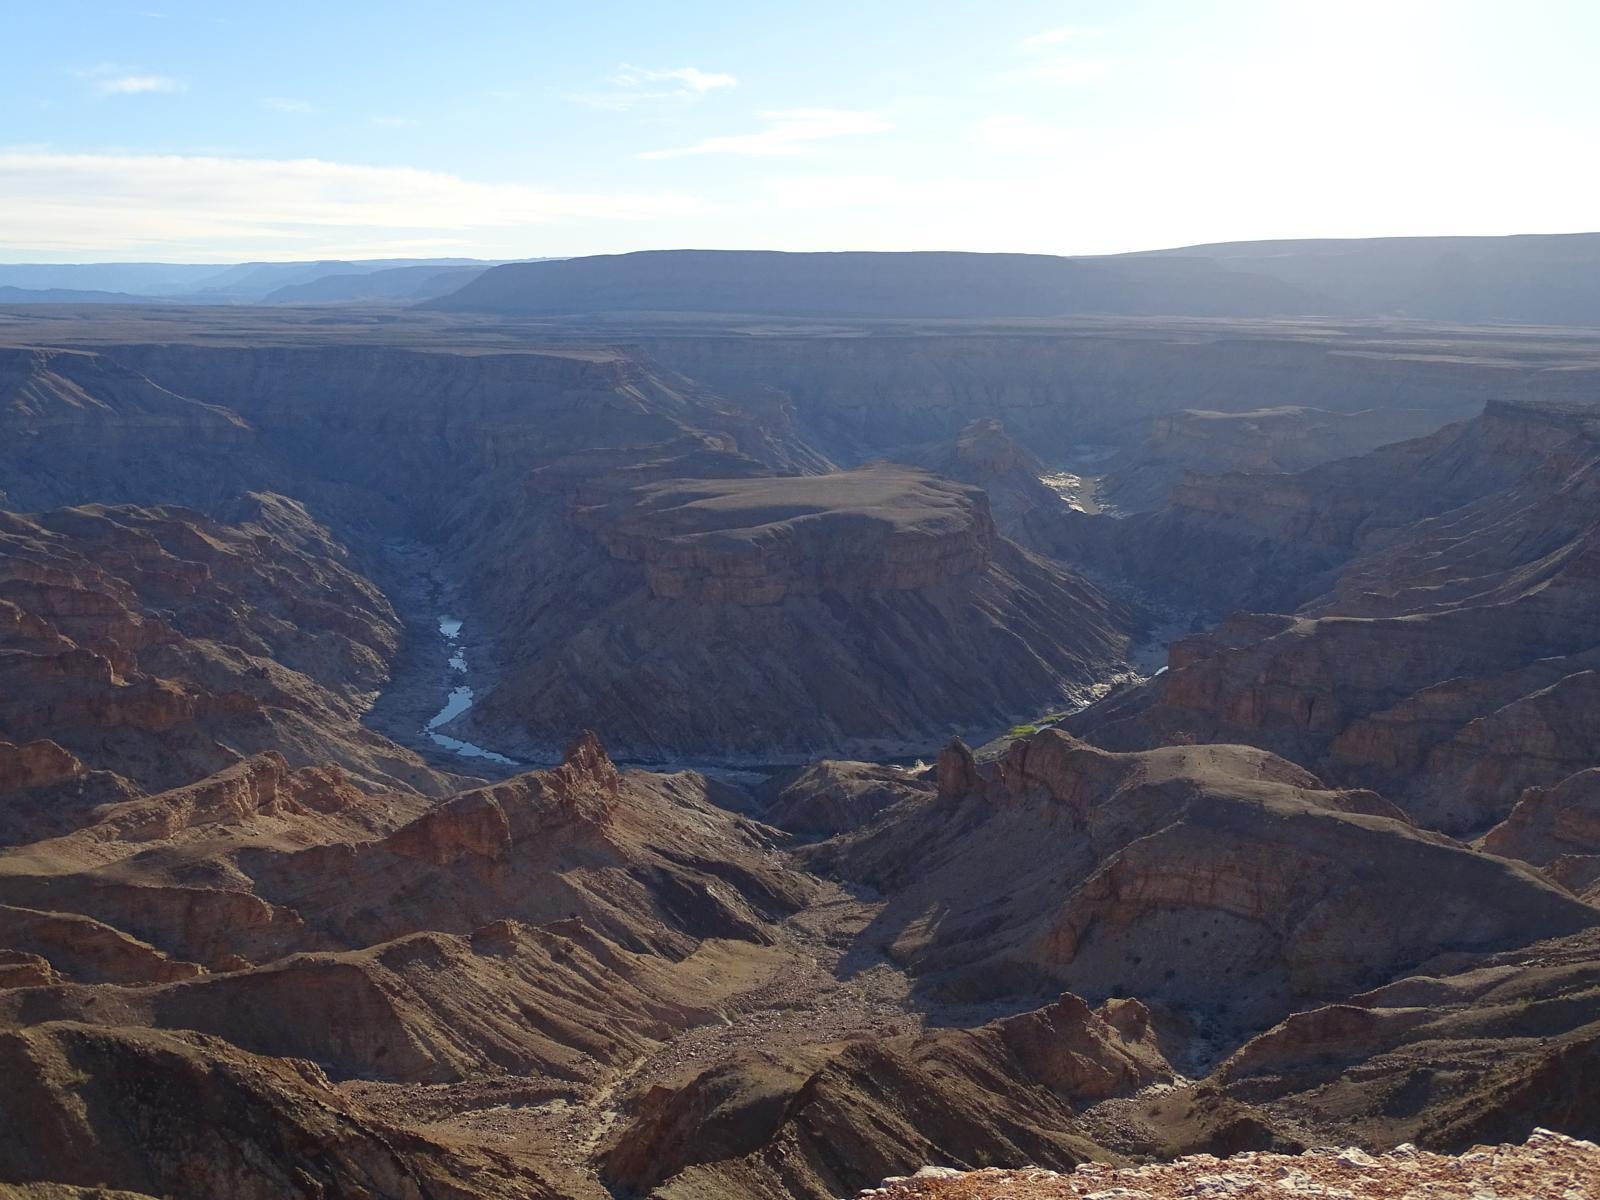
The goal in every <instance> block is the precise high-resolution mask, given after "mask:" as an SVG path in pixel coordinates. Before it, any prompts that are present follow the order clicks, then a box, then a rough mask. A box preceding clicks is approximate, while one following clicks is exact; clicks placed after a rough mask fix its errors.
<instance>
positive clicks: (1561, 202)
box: [0, 0, 1600, 264]
mask: <svg viewBox="0 0 1600 1200" xmlns="http://www.w3.org/2000/svg"><path fill="white" fill-rule="evenodd" d="M11 22H12V28H13V44H14V45H16V46H19V47H23V48H25V49H26V50H27V53H25V54H21V55H18V56H17V58H18V59H19V61H18V62H17V63H15V64H14V65H13V69H12V70H11V71H9V72H8V73H7V76H6V78H5V79H3V80H0V103H3V104H4V106H5V109H6V111H7V113H8V114H9V115H10V116H11V118H12V119H11V122H10V124H9V128H8V132H7V134H6V135H5V139H4V141H0V260H4V261H7V262H14V263H21V262H32V263H72V262H189V263H196V264H206V263H218V264H224V263H233V262H242V261H264V262H272V261H305V260H317V259H330V258H336V259H373V258H428V257H471V258H488V259H509V258H525V257H547V256H548V257H573V256H580V255H588V254H604V253H622V252H628V251H633V250H643V249H663V248H679V247H681V248H691V247H692V248H696V249H774V250H794V251H806V250H913V249H914V250H963V251H977V252H984V251H1012V252H1029V253H1044V254H1068V255H1075V254H1084V255H1087V254H1105V253H1118V252H1127V251H1138V250H1152V249H1160V248H1168V247H1176V246H1186V245H1194V244H1203V243H1211V242H1226V241H1238V240H1257V239H1279V238H1348V237H1407V236H1440V235H1468V236H1500V235H1508V234H1538V233H1559V232H1572V231H1584V230H1587V229H1588V228H1590V227H1592V226H1593V224H1594V217H1593V213H1592V201H1591V197H1592V196H1594V195H1595V194H1597V193H1600V96H1597V95H1596V94H1595V93H1594V90H1593V89H1592V88H1591V87H1589V86H1588V78H1589V73H1590V64H1589V57H1590V49H1591V48H1592V46H1593V45H1595V44H1596V41H1597V38H1600V11H1597V10H1595V9H1593V8H1592V7H1591V6H1588V5H1584V4H1581V3H1578V2H1576V0H1543V2H1535V3H1531V4H1524V5H1521V6H1518V7H1517V8H1516V9H1515V10H1514V11H1513V10H1510V9H1507V8H1506V6H1504V5H1499V4H1494V3H1489V2H1487V0H1478V2H1472V3H1444V2H1442V0H1411V2H1400V3H1387V4H1385V3H1373V2H1368V0H1362V2H1358V3H1352V4H1345V5H1341V6H1338V7H1337V8H1330V7H1329V6H1325V5H1319V4H1310V3H1299V2H1290V3H1284V2H1281V0H1279V2H1268V0H1234V2H1229V3H1210V4H1183V3H1178V2H1176V0H1146V2H1143V3H1127V4H1113V3H1108V2H1083V3H1042V2H1038V0H1004V2H1001V3H996V4H989V5H986V6H984V7H983V8H982V10H981V12H980V11H976V10H974V8H973V7H972V6H970V5H962V4H956V3H948V2H947V3H924V4H911V3H909V2H906V0H887V2H885V3H881V4H876V5H872V6H860V5H846V4H843V3H839V2H838V0H821V2H820V3H817V4H813V5H810V6H808V7H807V9H806V13H805V18H804V20H803V21H799V20H795V19H793V18H786V17H780V16H774V15H772V14H771V13H766V12H759V11H751V10H750V8H749V7H747V6H737V5H732V4H728V3H726V2H725V0H701V2H699V3H691V4H688V5H682V6H676V7H674V8H673V9H672V10H671V11H666V10H660V9H657V8H655V7H652V6H646V5H642V4H639V3H636V2H622V0H613V2H610V3H598V4H594V5H590V6H588V7H587V8H586V9H585V10H584V11H583V12H581V13H579V12H569V11H559V12H538V11H533V10H531V9H530V8H529V6H525V5H519V4H512V3H501V2H490V0H479V2H477V3H465V4H462V5H457V6H455V7H453V8H451V9H450V10H448V11H446V10H442V9H438V8H436V7H435V6H431V5H424V4H421V3H400V4H394V5H385V6H382V7H379V6H377V5H373V4H362V3H356V4H349V5H340V6H326V5H322V6H316V7H313V6H311V5H310V4H307V3H304V0H288V2H287V3H286V4H284V5H280V6H279V7H278V9H276V10H275V11H274V13H273V15H272V18H271V20H267V19H264V18H261V17H259V16H257V15H256V13H255V12H253V11H246V10H242V9H240V10H232V9H230V10H226V11H225V12H224V13H223V15H218V12H217V9H216V6H213V5H206V4H202V3H198V2H196V0H179V2H174V3H163V2H161V0H144V2H142V3H139V4H123V3H112V2H109V0H65V2H63V3H59V4H56V5H51V6H48V7H47V6H33V7H28V8H23V9H20V10H18V11H17V12H15V13H13V14H11Z"/></svg>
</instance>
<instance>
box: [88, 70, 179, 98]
mask: <svg viewBox="0 0 1600 1200" xmlns="http://www.w3.org/2000/svg"><path fill="white" fill-rule="evenodd" d="M95 88H96V89H97V90H98V91H99V92H100V94H101V95H102V96H141V95H147V94H150V93H155V92H161V93H165V94H168V95H172V94H175V93H177V92H186V91H188V90H189V85H188V84H187V83H185V82H184V81H183V80H181V79H174V78H172V76H170V75H115V76H111V77H109V78H106V79H101V80H100V81H98V82H97V83H96V84H95Z"/></svg>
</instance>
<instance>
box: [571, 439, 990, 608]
mask: <svg viewBox="0 0 1600 1200" xmlns="http://www.w3.org/2000/svg"><path fill="white" fill-rule="evenodd" d="M608 517H609V520H608V519H607V518H608ZM580 520H585V521H592V522H594V527H595V529H596V532H597V533H598V535H599V537H600V540H601V542H602V543H603V544H604V545H605V547H606V549H607V550H608V551H610V553H611V554H612V556H613V557H615V558H619V559H621V560H623V561H624V562H636V563H641V564H642V565H643V566H644V579H645V586H646V587H647V588H648V589H649V592H650V595H651V596H653V597H659V598H663V599H668V600H695V601H700V602H703V603H707V604H723V603H727V604H738V605H743V606H745V607H759V606H764V605H771V604H780V603H782V601H783V600H784V599H785V598H786V597H789V596H797V597H798V596H819V595H821V594H823V593H824V592H833V593H838V594H840V595H851V594H854V593H858V592H918V591H928V590H931V589H933V588H935V587H937V586H938V585H939V584H941V583H944V582H946V581H950V580H959V579H962V578H964V577H967V576H971V575H974V574H976V573H978V572H980V571H983V570H985V569H986V568H987V567H988V565H989V563H990V561H991V560H992V558H993V556H994V541H995V529H994V522H993V520H992V519H991V518H990V516H989V507H988V503H987V500H986V498H985V496H984V495H983V493H982V492H980V491H978V490H977V489H975V488H962V487H960V486H958V485H956V484H952V483H949V482H947V481H945V480H942V479H938V478H935V477H934V476H931V475H919V474H916V473H912V472H908V471H905V470H903V469H900V468H896V467H892V466H889V465H887V464H883V465H878V466H873V467H866V468H862V469H860V470H857V471H849V472H841V473H838V474H828V475H811V476H799V477H790V478H772V477H767V478H755V479H733V480H684V479H680V480H673V481H669V482H666V483H661V484H654V485H647V486H645V487H643V488H641V489H639V490H638V491H636V492H634V493H632V494H631V495H629V496H628V497H627V498H626V500H625V501H624V506H623V507H622V508H621V509H620V511H616V512H612V513H607V514H604V515H601V514H588V513H585V514H582V516H581V517H580Z"/></svg>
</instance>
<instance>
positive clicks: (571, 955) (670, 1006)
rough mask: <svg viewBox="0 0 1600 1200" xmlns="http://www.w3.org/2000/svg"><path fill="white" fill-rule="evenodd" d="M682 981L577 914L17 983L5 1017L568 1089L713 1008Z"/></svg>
mask: <svg viewBox="0 0 1600 1200" xmlns="http://www.w3.org/2000/svg"><path fill="white" fill-rule="evenodd" d="M174 965H176V964H174ZM172 978H181V976H178V975H176V974H174V975H173V976H172ZM48 982H52V983H54V982H56V981H54V980H50V981H48ZM683 991H684V989H683V988H682V986H681V984H679V983H678V981H676V980H675V979H674V978H673V977H672V975H671V973H670V971H668V970H667V968H666V965H665V964H664V963H662V962H661V961H660V960H658V959H652V958H649V957H641V956H638V955H631V954H627V953H626V952H623V951H621V950H618V949H617V948H616V947H615V946H613V945H611V944H610V943H609V942H607V941H606V940H605V939H604V938H601V937H598V936H596V935H595V934H593V933H592V932H590V931H589V930H587V929H586V928H585V927H584V925H583V923H582V922H581V921H565V922H560V923H557V924H555V925H550V926H543V927H535V926H528V925H523V924H520V923H519V922H516V921H501V922H497V923H495V924H494V925H492V926H488V927H485V928H483V929H479V930H475V931H474V932H473V933H472V934H470V935H465V936H459V935H445V934H435V933H418V934H412V935H410V936H408V937H404V938H401V939H399V940H397V941H393V942H387V943H381V944H379V945H376V946H371V947H368V948H366V949H363V950H360V951H353V952H347V953H342V954H309V955H296V956H293V957H290V958H286V959H283V960H282V961H280V962H276V963H273V964H271V965H270V966H265V967H258V968H255V969H253V970H243V971H232V972H228V973H225V974H218V975H208V976H205V977H203V978H198V979H194V980H192V982H179V983H171V984H168V985H167V986H165V987H137V988H133V987H122V988H116V987H105V986H100V987H87V986H58V987H55V988H53V989H51V990H49V991H47V992H45V991H40V990H37V989H35V990H33V991H29V992H26V993H23V992H13V993H12V995H11V996H10V997H6V998H0V1026H3V1025H15V1024H19V1023H23V1018H24V1016H25V1018H26V1022H27V1023H37V1022H42V1021H76V1022H82V1023H86V1024H94V1025H105V1026H116V1027H123V1028H127V1027H144V1028H167V1029H177V1030H184V1029H188V1030H196V1031H198V1032H201V1033H207V1034H213V1035H216V1036H218V1037H223V1038H226V1039H227V1040H228V1042H230V1043H231V1044H232V1045H234V1046H238V1047H240V1048H241V1049H244V1050H248V1051H250V1052H252V1053H256V1054H264V1055H271V1056H273V1057H276V1058H297V1059H309V1060H311V1061H313V1062H315V1063H317V1064H318V1065H319V1067H320V1068H321V1069H322V1070H324V1071H326V1072H328V1074H329V1075H330V1076H331V1077H333V1078H334V1079H350V1078H359V1079H384V1080H390V1081H395V1082H413V1083H441V1082H452V1081H459V1080H463V1079H467V1078H473V1079H478V1080H483V1079H486V1078H489V1077H492V1076H496V1075H506V1074H509V1075H512V1076H516V1077H519V1078H522V1077H528V1076H534V1077H537V1078H539V1079H540V1080H541V1081H542V1083H543V1086H544V1087H545V1088H546V1089H547V1090H549V1091H551V1092H559V1091H561V1090H562V1085H565V1086H566V1087H567V1089H568V1090H569V1091H570V1090H571V1086H572V1085H574V1084H576V1083H580V1082H587V1081H591V1080H593V1078H594V1077H595V1074H596V1072H597V1071H599V1070H600V1069H601V1068H603V1067H605V1066H608V1065H618V1064H620V1063H623V1062H625V1061H628V1060H629V1059H631V1058H632V1057H634V1056H636V1055H638V1054H640V1053H642V1052H644V1051H646V1050H649V1049H653V1048H654V1047H655V1045H656V1044H657V1043H658V1042H660V1041H662V1040H664V1039H665V1038H666V1037H668V1036H669V1035H670V1034H672V1033H674V1032H676V1031H677V1030H679V1029H682V1028H684V1027H686V1026H689V1025H694V1024H699V1023H702V1022H704V1021H706V1020H709V1019H711V1018H712V1015H713V1014H712V1013H710V1012H709V1011H707V1010H705V1009H701V1008H696V1007H694V1006H692V1005H690V1004H687V1003H684V1002H683V1001H682V1000H681V999H680V998H679V996H680V994H681V993H682V992H683Z"/></svg>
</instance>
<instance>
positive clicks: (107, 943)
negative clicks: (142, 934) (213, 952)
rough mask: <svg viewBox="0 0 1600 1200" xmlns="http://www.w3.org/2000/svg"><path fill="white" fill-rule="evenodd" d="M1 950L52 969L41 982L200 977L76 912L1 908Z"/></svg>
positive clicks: (195, 968)
mask: <svg viewBox="0 0 1600 1200" xmlns="http://www.w3.org/2000/svg"><path fill="white" fill-rule="evenodd" d="M0 945H5V946H8V947H10V948H12V949H13V950H17V951H21V952H24V953H29V954H32V955H35V956H37V957H38V958H39V959H40V960H41V961H42V962H44V963H46V964H47V965H48V966H49V968H50V977H49V978H48V979H42V980H40V981H39V982H48V983H57V982H61V981H63V980H70V981H72V982H76V983H91V984H92V983H124V984H141V983H169V982H171V981H172V980H175V979H192V978H194V977H195V976H196V975H200V974H202V973H203V972H204V968H202V967H201V966H200V965H199V964H197V963H191V962H183V961H180V960H176V959H173V958H169V957H168V956H167V955H165V954H163V953H162V952H161V951H159V950H157V949H156V948H155V947H154V946H152V945H150V944H149V943H148V942H142V941H140V940H139V939H138V938H135V937H130V936H128V935H127V934H125V933H123V932H122V931H121V930H119V929H115V928H113V927H112V926H110V925H107V924H105V923H103V922H101V921H96V920H94V919H93V918H90V917H85V916H82V915H80V914H77V913H61V912H40V911H38V910H36V909H29V908H14V907H12V906H10V905H0Z"/></svg>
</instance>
